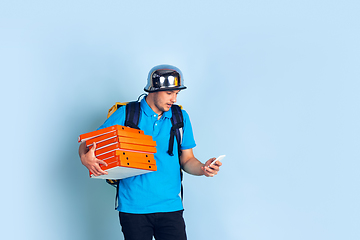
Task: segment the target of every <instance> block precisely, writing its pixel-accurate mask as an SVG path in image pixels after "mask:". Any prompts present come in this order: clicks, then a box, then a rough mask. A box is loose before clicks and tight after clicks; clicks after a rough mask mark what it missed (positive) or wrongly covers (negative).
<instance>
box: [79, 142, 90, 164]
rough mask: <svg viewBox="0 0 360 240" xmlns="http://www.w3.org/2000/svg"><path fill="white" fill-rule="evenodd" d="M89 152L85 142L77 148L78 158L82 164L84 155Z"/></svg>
mask: <svg viewBox="0 0 360 240" xmlns="http://www.w3.org/2000/svg"><path fill="white" fill-rule="evenodd" d="M88 151H89V149H88V148H87V147H86V144H85V142H82V143H80V146H79V157H80V159H81V162H82V158H83V157H84V156H85V154H86V153H87V152H88Z"/></svg>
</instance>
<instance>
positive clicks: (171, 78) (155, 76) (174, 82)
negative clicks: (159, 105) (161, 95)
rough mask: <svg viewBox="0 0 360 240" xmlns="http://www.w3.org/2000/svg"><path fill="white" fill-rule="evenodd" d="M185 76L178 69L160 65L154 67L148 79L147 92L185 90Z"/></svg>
mask: <svg viewBox="0 0 360 240" xmlns="http://www.w3.org/2000/svg"><path fill="white" fill-rule="evenodd" d="M185 88H186V87H185V86H184V78H183V75H182V73H181V71H180V69H178V68H177V67H174V66H171V65H166V64H163V65H158V66H155V67H153V68H152V69H151V70H150V72H149V75H148V78H147V85H146V86H145V88H144V90H145V91H146V92H158V91H166V90H181V89H185Z"/></svg>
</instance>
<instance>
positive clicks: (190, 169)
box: [182, 157, 204, 176]
mask: <svg viewBox="0 0 360 240" xmlns="http://www.w3.org/2000/svg"><path fill="white" fill-rule="evenodd" d="M203 166H204V164H203V163H201V162H200V161H199V160H197V159H196V158H195V157H192V158H190V159H189V160H188V161H186V162H185V163H183V165H182V169H183V170H184V171H185V172H187V173H189V174H192V175H196V176H202V175H204V171H203V169H202V167H203Z"/></svg>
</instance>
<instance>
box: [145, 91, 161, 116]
mask: <svg viewBox="0 0 360 240" xmlns="http://www.w3.org/2000/svg"><path fill="white" fill-rule="evenodd" d="M145 101H146V103H147V104H148V105H149V107H150V108H151V109H152V110H153V111H154V112H155V113H156V114H158V115H159V117H161V115H162V114H163V111H161V110H160V109H158V108H157V107H156V105H155V101H154V97H153V94H151V93H149V95H147V96H146V98H145Z"/></svg>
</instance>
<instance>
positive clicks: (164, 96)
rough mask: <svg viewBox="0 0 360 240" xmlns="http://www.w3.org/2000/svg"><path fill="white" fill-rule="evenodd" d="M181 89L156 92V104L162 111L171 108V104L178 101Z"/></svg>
mask: <svg viewBox="0 0 360 240" xmlns="http://www.w3.org/2000/svg"><path fill="white" fill-rule="evenodd" d="M179 92H180V90H173V91H159V92H155V93H154V94H155V96H154V104H155V107H156V108H158V109H159V110H160V111H162V112H167V111H169V110H170V108H171V106H172V105H173V104H174V103H176V98H177V95H178V93H179Z"/></svg>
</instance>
